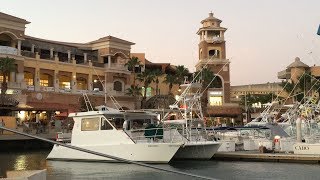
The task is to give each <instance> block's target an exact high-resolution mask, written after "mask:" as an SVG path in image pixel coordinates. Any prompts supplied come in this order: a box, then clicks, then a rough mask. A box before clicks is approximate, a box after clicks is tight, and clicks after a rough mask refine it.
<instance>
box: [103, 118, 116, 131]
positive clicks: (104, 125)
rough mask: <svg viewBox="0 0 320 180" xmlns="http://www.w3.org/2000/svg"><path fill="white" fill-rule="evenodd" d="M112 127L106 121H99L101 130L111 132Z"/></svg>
mask: <svg viewBox="0 0 320 180" xmlns="http://www.w3.org/2000/svg"><path fill="white" fill-rule="evenodd" d="M112 129H113V127H112V126H111V124H110V123H109V121H107V120H106V119H101V130H112Z"/></svg>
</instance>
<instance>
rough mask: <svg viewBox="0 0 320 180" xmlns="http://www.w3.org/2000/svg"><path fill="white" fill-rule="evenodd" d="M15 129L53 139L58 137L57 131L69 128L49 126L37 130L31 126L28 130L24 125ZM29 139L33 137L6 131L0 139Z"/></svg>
mask: <svg viewBox="0 0 320 180" xmlns="http://www.w3.org/2000/svg"><path fill="white" fill-rule="evenodd" d="M15 130H18V131H20V132H25V133H28V134H32V135H36V136H39V137H42V138H46V139H51V140H55V139H56V134H57V132H67V130H64V129H61V128H60V129H55V128H48V127H46V128H45V129H42V130H41V131H40V130H39V129H38V130H37V129H36V128H30V130H28V131H27V132H26V131H25V129H23V128H22V127H18V128H16V129H15ZM29 139H33V138H30V137H26V136H22V135H19V134H13V133H7V132H5V131H4V134H1V135H0V141H14V140H29Z"/></svg>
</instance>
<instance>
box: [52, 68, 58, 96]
mask: <svg viewBox="0 0 320 180" xmlns="http://www.w3.org/2000/svg"><path fill="white" fill-rule="evenodd" d="M53 87H54V91H55V92H59V91H60V87H59V71H58V70H54V75H53Z"/></svg>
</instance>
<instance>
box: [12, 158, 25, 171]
mask: <svg viewBox="0 0 320 180" xmlns="http://www.w3.org/2000/svg"><path fill="white" fill-rule="evenodd" d="M26 158H27V156H26V155H19V156H18V157H17V158H16V162H15V163H14V169H15V170H17V171H19V170H25V169H26V166H27V163H26Z"/></svg>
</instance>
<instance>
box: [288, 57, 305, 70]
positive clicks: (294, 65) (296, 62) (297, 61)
mask: <svg viewBox="0 0 320 180" xmlns="http://www.w3.org/2000/svg"><path fill="white" fill-rule="evenodd" d="M297 67H303V68H308V67H309V66H308V65H306V64H305V63H303V62H301V61H300V58H299V57H296V58H295V59H294V62H293V63H291V64H290V65H289V66H288V67H287V68H297Z"/></svg>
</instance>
